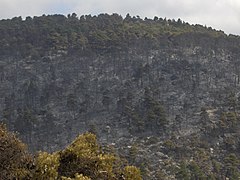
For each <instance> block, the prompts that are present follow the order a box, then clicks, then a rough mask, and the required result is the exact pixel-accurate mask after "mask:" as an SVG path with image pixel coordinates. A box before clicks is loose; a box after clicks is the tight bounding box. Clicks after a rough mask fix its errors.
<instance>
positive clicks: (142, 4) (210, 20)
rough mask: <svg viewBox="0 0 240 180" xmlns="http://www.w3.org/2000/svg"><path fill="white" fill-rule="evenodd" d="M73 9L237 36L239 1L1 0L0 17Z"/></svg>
mask: <svg viewBox="0 0 240 180" xmlns="http://www.w3.org/2000/svg"><path fill="white" fill-rule="evenodd" d="M72 12H75V13H77V14H78V15H79V16H80V15H83V14H93V15H97V14H100V13H109V14H112V13H118V14H121V15H122V16H123V17H125V15H126V14H127V13H129V14H130V15H132V16H135V15H139V16H140V17H142V18H144V17H149V18H153V17H154V16H158V17H163V18H164V17H167V18H170V19H172V18H174V19H178V18H181V19H182V20H184V21H185V22H189V23H191V24H202V25H207V26H211V27H213V28H215V29H218V30H219V29H221V30H223V31H224V32H226V33H231V34H238V35H240V0H0V19H7V18H12V17H15V16H22V17H23V18H24V17H26V16H40V15H42V14H64V15H67V14H70V13H72Z"/></svg>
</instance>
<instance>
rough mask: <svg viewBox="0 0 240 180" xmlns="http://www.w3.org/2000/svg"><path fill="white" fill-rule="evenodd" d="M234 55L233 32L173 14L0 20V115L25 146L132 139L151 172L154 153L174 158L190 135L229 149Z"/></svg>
mask: <svg viewBox="0 0 240 180" xmlns="http://www.w3.org/2000/svg"><path fill="white" fill-rule="evenodd" d="M239 53H240V40H239V36H234V35H226V34H224V32H222V31H216V30H214V29H212V28H210V27H204V26H201V25H190V24H188V23H186V22H183V21H182V20H180V19H179V20H167V19H162V18H158V17H155V18H154V19H147V18H145V19H141V18H139V17H131V16H130V15H127V16H126V17H125V18H122V17H121V16H120V15H118V14H112V15H108V14H100V15H98V16H91V15H85V16H81V17H77V15H76V14H72V15H68V16H67V17H65V16H63V15H48V16H45V15H43V16H41V17H33V18H32V17H27V18H26V19H25V20H22V19H21V17H16V18H13V19H9V20H1V21H0V69H1V71H0V82H1V83H0V120H1V121H3V122H4V123H5V124H7V126H8V127H9V128H10V129H11V130H14V131H17V132H19V134H20V136H21V137H22V139H23V141H24V142H25V143H27V144H28V145H29V146H30V149H31V150H32V151H36V150H48V151H54V150H57V149H60V148H63V147H65V146H66V144H68V143H69V142H70V141H72V140H73V139H74V138H75V137H76V135H77V134H79V133H83V132H85V131H92V132H94V133H96V134H97V135H98V137H99V139H100V141H101V142H102V143H105V142H110V143H111V142H112V143H116V144H114V145H115V146H116V147H117V149H119V152H120V153H121V152H122V151H128V150H127V149H126V147H127V146H132V145H133V144H135V145H136V144H138V147H139V148H140V149H141V150H142V151H141V153H142V154H141V153H140V155H142V156H146V155H145V154H144V153H146V152H145V150H146V149H148V148H150V146H149V144H148V143H150V144H151V143H152V146H153V147H154V146H156V147H155V148H152V149H150V150H149V149H148V150H149V152H150V154H148V155H147V156H149V159H151V158H153V159H151V160H150V161H151V162H152V163H153V165H149V169H150V172H156V167H158V166H157V165H158V164H159V163H160V164H161V163H162V162H160V161H157V160H159V159H164V158H165V159H168V158H169V157H172V156H173V157H174V158H176V159H181V158H180V157H179V156H180V154H181V153H179V154H178V155H176V153H173V152H175V151H176V152H177V150H179V149H177V148H180V147H181V148H183V147H186V146H187V145H186V144H184V143H187V141H188V140H189V137H196V138H195V139H198V140H199V142H204V143H206V144H208V145H207V146H206V147H205V146H204V148H206V149H209V148H210V147H211V148H216V149H218V150H219V152H221V153H223V154H222V156H224V155H226V154H229V153H230V152H231V153H235V154H238V153H239V151H238V150H239V139H238V135H239V131H238V130H239V111H240V106H239V105H240V101H239V92H240V91H239V86H240V58H239V57H240V56H239ZM149 138H150V140H151V138H154V141H151V142H150V140H149ZM179 138H180V139H181V138H183V140H181V142H182V144H181V143H180V141H178V139H179ZM229 138H230V139H232V140H233V141H230V140H229ZM228 140H229V141H228ZM185 141H186V142H185ZM189 141H190V140H189ZM164 142H165V144H164ZM191 142H192V141H191ZM229 142H231V143H230V144H229ZM233 142H234V143H233ZM144 143H145V145H144ZM179 143H180V144H179ZM204 143H203V144H204ZM183 144H184V145H183ZM196 144H197V143H196ZM196 144H195V145H192V146H191V147H189V149H188V150H189V152H191V153H193V152H195V151H194V150H193V149H194V148H195V147H198V146H200V147H199V148H203V145H201V143H199V144H198V145H196ZM166 147H168V148H169V149H171V148H173V149H172V151H169V149H168V150H166ZM121 148H122V150H121ZM228 148H230V149H228ZM176 149H177V150H176ZM165 151H166V152H165ZM157 152H162V153H163V154H159V153H158V154H155V153H157ZM171 152H172V153H173V154H171ZM168 153H170V154H168ZM221 153H220V154H221ZM224 153H225V154H224ZM164 154H165V155H166V154H167V155H166V156H167V157H166V156H165V155H164ZM183 156H184V155H183ZM187 156H188V155H186V159H187ZM209 156H210V155H209ZM154 157H155V158H154ZM156 157H157V158H156ZM188 158H189V159H190V158H191V157H188ZM218 158H219V159H222V158H223V157H218ZM155 161H156V162H155ZM134 162H136V164H137V163H138V164H140V163H141V160H139V159H138V158H137V157H136V158H135V159H134ZM161 165H163V164H161ZM144 166H145V165H144ZM151 168H152V169H151ZM154 169H155V170H154ZM169 171H170V170H166V171H164V172H163V174H164V173H165V174H167V173H169ZM206 172H208V171H206ZM146 174H147V173H146ZM150 175H151V176H152V177H155V176H156V175H153V173H152V174H151V173H150ZM159 176H160V175H159Z"/></svg>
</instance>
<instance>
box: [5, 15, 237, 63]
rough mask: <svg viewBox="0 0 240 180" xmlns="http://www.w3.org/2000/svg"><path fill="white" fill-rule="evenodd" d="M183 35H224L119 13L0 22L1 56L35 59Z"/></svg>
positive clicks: (121, 47)
mask: <svg viewBox="0 0 240 180" xmlns="http://www.w3.org/2000/svg"><path fill="white" fill-rule="evenodd" d="M186 33H188V34H191V33H193V34H205V35H206V36H210V37H224V36H226V35H225V34H224V33H223V32H222V31H216V30H214V29H212V28H207V27H204V26H202V25H189V24H188V23H185V22H183V21H182V20H180V19H178V20H177V21H176V20H174V19H173V20H170V19H166V18H165V19H162V18H158V17H154V19H148V18H145V19H141V18H140V17H138V16H137V17H135V16H133V17H131V16H130V15H129V14H127V15H126V17H125V18H122V17H121V16H120V15H118V14H112V15H109V14H99V15H98V16H91V15H82V16H81V17H78V16H77V15H76V14H75V13H73V14H72V15H68V16H67V17H65V16H63V15H58V14H55V15H47V16H46V15H42V16H40V17H36V16H34V17H27V18H26V19H25V20H23V19H22V18H21V17H14V18H12V19H7V20H1V21H0V46H1V47H0V50H1V51H0V54H1V55H14V56H17V57H30V58H33V59H37V58H39V57H41V56H44V55H52V54H62V55H63V54H66V53H71V54H72V53H78V54H79V53H80V54H85V53H89V52H98V53H100V52H101V53H105V52H116V51H121V50H126V49H127V48H128V47H129V46H139V47H144V48H147V49H154V48H157V47H159V46H164V45H166V44H165V43H166V42H170V41H171V38H172V37H174V36H178V35H181V34H186ZM231 37H232V39H237V38H238V37H237V36H236V37H235V36H231ZM162 40H164V41H162ZM165 40H166V41H165Z"/></svg>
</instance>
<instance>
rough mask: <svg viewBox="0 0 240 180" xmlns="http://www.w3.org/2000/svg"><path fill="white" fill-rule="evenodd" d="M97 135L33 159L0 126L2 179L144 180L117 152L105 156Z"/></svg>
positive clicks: (136, 169) (86, 136) (18, 142)
mask: <svg viewBox="0 0 240 180" xmlns="http://www.w3.org/2000/svg"><path fill="white" fill-rule="evenodd" d="M102 149H103V148H101V147H100V146H99V145H98V143H97V140H96V136H95V135H94V134H91V133H85V134H83V135H80V136H78V137H77V138H76V139H75V140H74V141H73V142H72V144H70V145H69V146H68V147H66V148H65V149H64V150H62V151H58V152H54V153H52V154H49V153H47V152H39V153H38V154H37V156H36V158H34V157H33V156H31V155H30V154H29V153H28V152H27V149H26V145H24V144H23V143H22V142H21V141H20V140H19V139H17V138H16V136H15V135H14V134H13V133H10V132H8V131H7V129H6V127H5V126H4V125H2V124H1V125H0V162H1V164H0V178H1V179H15V178H17V179H63V180H70V179H75V180H90V179H106V180H111V179H113V180H114V179H126V180H133V179H134V180H141V179H142V178H141V172H140V170H139V169H138V168H136V167H135V166H128V165H127V164H126V163H125V161H122V160H121V159H120V158H119V157H118V156H117V155H116V154H114V153H106V152H104V151H103V150H102Z"/></svg>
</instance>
